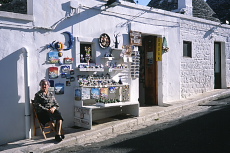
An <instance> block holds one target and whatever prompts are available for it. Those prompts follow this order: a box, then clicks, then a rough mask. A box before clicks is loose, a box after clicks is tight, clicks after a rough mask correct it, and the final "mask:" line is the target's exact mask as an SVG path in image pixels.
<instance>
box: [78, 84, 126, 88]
mask: <svg viewBox="0 0 230 153" xmlns="http://www.w3.org/2000/svg"><path fill="white" fill-rule="evenodd" d="M124 86H127V85H125V84H124V85H123V84H122V85H101V86H78V87H77V88H107V87H124Z"/></svg>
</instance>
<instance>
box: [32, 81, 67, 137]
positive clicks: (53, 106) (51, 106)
mask: <svg viewBox="0 0 230 153" xmlns="http://www.w3.org/2000/svg"><path fill="white" fill-rule="evenodd" d="M39 85H40V87H41V88H40V90H39V91H38V92H37V93H36V94H35V97H34V105H35V109H36V111H37V115H38V119H39V121H40V122H41V123H42V124H43V125H45V124H46V123H49V125H50V127H51V128H52V130H54V131H55V132H56V135H55V140H57V141H62V140H63V139H64V135H63V134H62V133H61V132H62V122H63V118H62V116H61V113H60V112H59V111H58V108H59V104H58V103H57V101H56V99H55V97H54V94H53V93H52V92H49V87H50V83H49V81H47V80H45V79H43V80H41V81H40V83H39ZM54 121H56V124H54Z"/></svg>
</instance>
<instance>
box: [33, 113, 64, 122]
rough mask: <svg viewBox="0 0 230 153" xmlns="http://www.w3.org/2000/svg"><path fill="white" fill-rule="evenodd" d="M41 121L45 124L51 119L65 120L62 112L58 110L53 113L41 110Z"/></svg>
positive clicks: (39, 116)
mask: <svg viewBox="0 0 230 153" xmlns="http://www.w3.org/2000/svg"><path fill="white" fill-rule="evenodd" d="M37 115H38V119H39V121H40V122H41V123H42V124H43V125H45V124H46V123H48V122H50V121H54V120H56V121H58V120H63V118H62V116H61V113H60V112H59V111H58V110H55V111H54V113H51V112H49V111H46V110H44V111H41V112H39V113H37Z"/></svg>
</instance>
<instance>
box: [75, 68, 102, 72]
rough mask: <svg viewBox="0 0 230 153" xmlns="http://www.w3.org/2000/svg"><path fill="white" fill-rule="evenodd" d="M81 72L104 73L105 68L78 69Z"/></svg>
mask: <svg viewBox="0 0 230 153" xmlns="http://www.w3.org/2000/svg"><path fill="white" fill-rule="evenodd" d="M78 69H79V71H97V72H103V71H104V68H78Z"/></svg>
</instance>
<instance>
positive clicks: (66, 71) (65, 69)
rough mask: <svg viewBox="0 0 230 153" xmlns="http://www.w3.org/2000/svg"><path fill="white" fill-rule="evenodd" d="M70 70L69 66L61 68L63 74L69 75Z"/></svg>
mask: <svg viewBox="0 0 230 153" xmlns="http://www.w3.org/2000/svg"><path fill="white" fill-rule="evenodd" d="M69 70H70V66H67V65H65V66H61V72H63V73H68V72H69Z"/></svg>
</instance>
